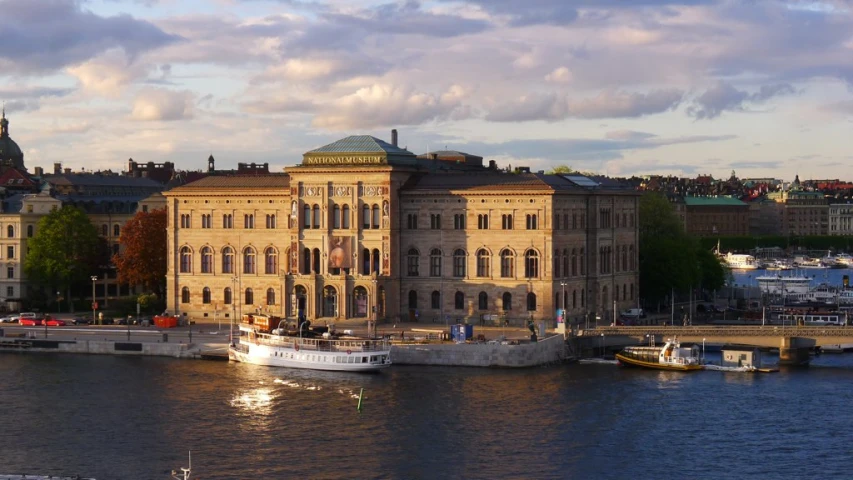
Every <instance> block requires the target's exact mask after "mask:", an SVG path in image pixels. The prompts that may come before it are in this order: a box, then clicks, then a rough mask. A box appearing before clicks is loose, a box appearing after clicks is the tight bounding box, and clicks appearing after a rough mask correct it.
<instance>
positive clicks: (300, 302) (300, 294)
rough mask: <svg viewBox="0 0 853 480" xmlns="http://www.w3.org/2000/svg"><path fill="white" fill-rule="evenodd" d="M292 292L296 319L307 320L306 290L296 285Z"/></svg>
mask: <svg viewBox="0 0 853 480" xmlns="http://www.w3.org/2000/svg"><path fill="white" fill-rule="evenodd" d="M293 291H294V293H295V295H296V318H308V310H307V307H308V290H306V289H305V287H303V286H302V285H297V286H296V288H294V289H293Z"/></svg>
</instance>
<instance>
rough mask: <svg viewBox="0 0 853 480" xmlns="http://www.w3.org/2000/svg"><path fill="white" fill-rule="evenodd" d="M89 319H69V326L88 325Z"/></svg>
mask: <svg viewBox="0 0 853 480" xmlns="http://www.w3.org/2000/svg"><path fill="white" fill-rule="evenodd" d="M88 324H89V319H88V318H86V317H74V318H72V319H71V325H88Z"/></svg>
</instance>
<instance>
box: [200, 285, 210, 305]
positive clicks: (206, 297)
mask: <svg viewBox="0 0 853 480" xmlns="http://www.w3.org/2000/svg"><path fill="white" fill-rule="evenodd" d="M201 303H210V288H208V287H204V290H202V291H201Z"/></svg>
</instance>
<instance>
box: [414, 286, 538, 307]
mask: <svg viewBox="0 0 853 480" xmlns="http://www.w3.org/2000/svg"><path fill="white" fill-rule="evenodd" d="M466 303H467V301H466V299H465V294H464V293H463V292H459V291H457V292H456V293H455V294H453V308H454V309H456V310H464V309H466V308H467V305H466ZM408 306H409V309H410V310H416V309H418V308H419V306H418V292H417V291H415V290H409V302H408ZM429 306H430V309H432V310H440V309H441V308H442V307H441V292H439V291H438V290H433V292H432V293H430V303H429ZM526 307H527V311H529V312H533V311H536V294H535V293H533V292H528V293H527V297H526ZM477 309H478V310H491V309H490V307H489V294H487V293H486V292H480V293H479V294H478V295H477ZM512 309H513V307H512V294H511V293H509V292H504V293H503V295H501V304H500V310H502V311H504V312H508V311H511V310H512Z"/></svg>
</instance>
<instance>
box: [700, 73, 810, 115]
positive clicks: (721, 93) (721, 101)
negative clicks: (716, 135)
mask: <svg viewBox="0 0 853 480" xmlns="http://www.w3.org/2000/svg"><path fill="white" fill-rule="evenodd" d="M794 93H796V90H795V89H794V87H793V86H791V85H790V84H787V83H783V84H777V85H764V86H762V87H761V88H759V89H758V91H757V92H755V93H752V94H750V93H749V92H746V91H743V90H738V89H737V88H735V87H733V86H732V85H731V84H728V83H725V82H718V83H717V84H716V85H714V86H713V87H711V88H709V89H708V90H705V92H704V93H702V95H700V96H699V97H697V98H695V99H694V100H693V103H692V105H691V106H689V107H688V108H687V114H688V115H690V116H692V117H695V118H696V119H697V120H703V119H712V118H716V117H719V116H720V115H721V114H722V113H723V111H725V110H730V111H745V110H746V109H747V104H752V105H756V104H760V103H763V102H766V101H767V100H770V99H771V98H773V97H776V96H781V95H791V94H794Z"/></svg>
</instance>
